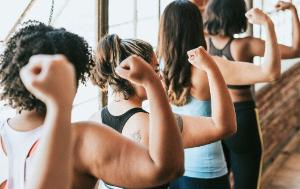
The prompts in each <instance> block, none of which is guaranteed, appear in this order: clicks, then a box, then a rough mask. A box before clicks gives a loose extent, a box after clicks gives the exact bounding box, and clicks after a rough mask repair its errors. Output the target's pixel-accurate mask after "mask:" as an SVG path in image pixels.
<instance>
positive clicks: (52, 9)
mask: <svg viewBox="0 0 300 189" xmlns="http://www.w3.org/2000/svg"><path fill="white" fill-rule="evenodd" d="M53 12H54V0H52V3H51V8H50V15H49V20H48V25H51V23H52V18H53Z"/></svg>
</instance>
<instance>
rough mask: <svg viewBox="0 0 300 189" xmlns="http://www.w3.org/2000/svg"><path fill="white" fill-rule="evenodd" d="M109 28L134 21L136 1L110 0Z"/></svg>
mask: <svg viewBox="0 0 300 189" xmlns="http://www.w3.org/2000/svg"><path fill="white" fill-rule="evenodd" d="M108 10H109V16H108V17H109V26H114V25H119V24H121V23H126V22H130V21H133V19H134V0H122V1H120V0H109V9H108Z"/></svg>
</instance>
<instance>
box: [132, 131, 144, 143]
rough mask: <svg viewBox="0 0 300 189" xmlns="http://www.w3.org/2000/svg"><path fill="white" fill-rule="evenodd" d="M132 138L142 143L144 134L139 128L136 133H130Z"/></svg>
mask: <svg viewBox="0 0 300 189" xmlns="http://www.w3.org/2000/svg"><path fill="white" fill-rule="evenodd" d="M130 138H131V139H133V140H134V141H135V142H137V143H140V142H141V140H142V135H141V131H140V130H138V131H136V132H134V133H131V134H130Z"/></svg>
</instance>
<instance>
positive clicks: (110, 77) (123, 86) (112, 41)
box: [92, 34, 153, 99]
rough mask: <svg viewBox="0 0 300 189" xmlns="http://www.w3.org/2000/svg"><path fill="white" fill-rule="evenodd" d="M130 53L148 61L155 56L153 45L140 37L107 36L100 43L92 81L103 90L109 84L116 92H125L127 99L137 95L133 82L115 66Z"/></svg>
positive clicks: (105, 89)
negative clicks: (121, 74) (117, 72)
mask: <svg viewBox="0 0 300 189" xmlns="http://www.w3.org/2000/svg"><path fill="white" fill-rule="evenodd" d="M130 55H138V56H140V57H142V58H143V59H144V60H145V61H147V62H148V63H150V62H151V60H152V58H153V48H152V46H151V45H150V44H149V43H147V42H145V41H142V40H138V39H120V38H119V36H118V35H116V34H112V35H107V36H105V37H104V38H103V39H102V40H101V41H100V42H99V45H98V48H97V54H96V65H95V67H94V69H93V73H92V81H93V83H94V84H96V85H98V86H99V87H100V88H101V90H102V91H107V88H108V85H109V86H111V87H112V89H113V92H114V93H121V94H123V96H124V98H125V99H129V98H130V97H132V96H134V95H135V90H134V87H133V86H132V84H131V83H130V82H129V81H128V80H125V79H123V78H121V77H120V76H119V75H118V74H116V71H115V68H116V67H117V66H118V65H119V64H120V63H121V62H122V61H123V60H124V59H126V58H127V57H129V56H130Z"/></svg>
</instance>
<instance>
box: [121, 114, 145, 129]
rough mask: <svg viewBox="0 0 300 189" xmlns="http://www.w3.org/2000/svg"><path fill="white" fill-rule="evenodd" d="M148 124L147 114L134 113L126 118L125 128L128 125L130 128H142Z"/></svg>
mask: <svg viewBox="0 0 300 189" xmlns="http://www.w3.org/2000/svg"><path fill="white" fill-rule="evenodd" d="M148 126H149V114H148V113H146V112H137V113H135V114H134V115H132V116H131V117H130V118H129V119H128V121H127V122H126V124H125V127H126V130H127V128H129V127H130V128H132V129H143V128H148ZM125 127H124V130H125Z"/></svg>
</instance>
